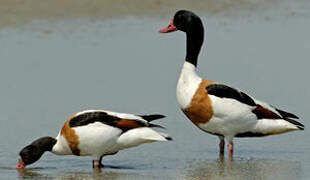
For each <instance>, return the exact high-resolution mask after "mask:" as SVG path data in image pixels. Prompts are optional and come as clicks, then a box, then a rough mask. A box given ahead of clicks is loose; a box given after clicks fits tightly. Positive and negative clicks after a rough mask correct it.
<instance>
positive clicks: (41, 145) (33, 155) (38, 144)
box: [16, 137, 57, 168]
mask: <svg viewBox="0 0 310 180" xmlns="http://www.w3.org/2000/svg"><path fill="white" fill-rule="evenodd" d="M56 142H57V140H56V139H54V138H52V137H42V138H39V139H37V140H35V141H33V142H32V143H31V144H30V145H28V146H26V147H24V148H23V149H22V150H21V151H20V152H19V160H18V163H17V165H16V168H25V167H26V166H27V165H29V164H32V163H34V162H36V161H37V160H39V159H40V157H41V156H42V155H43V153H44V152H45V151H51V150H52V148H53V146H54V145H55V144H56Z"/></svg>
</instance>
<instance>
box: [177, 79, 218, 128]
mask: <svg viewBox="0 0 310 180" xmlns="http://www.w3.org/2000/svg"><path fill="white" fill-rule="evenodd" d="M210 84H215V82H213V81H209V80H206V79H203V80H202V81H201V83H200V85H199V87H198V89H197V91H196V93H195V95H194V97H193V98H192V101H191V103H190V105H189V106H188V107H187V108H186V109H184V110H183V111H184V113H185V115H186V116H187V117H188V118H189V119H190V120H191V121H192V122H193V123H194V124H196V125H198V124H200V123H206V122H208V121H209V120H210V119H211V118H212V116H213V109H212V103H211V99H210V97H209V96H208V92H207V90H206V87H207V86H208V85H210Z"/></svg>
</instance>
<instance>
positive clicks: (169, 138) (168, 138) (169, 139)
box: [165, 136, 173, 141]
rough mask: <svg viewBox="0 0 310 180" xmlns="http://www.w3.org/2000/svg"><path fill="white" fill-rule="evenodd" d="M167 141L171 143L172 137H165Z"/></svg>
mask: <svg viewBox="0 0 310 180" xmlns="http://www.w3.org/2000/svg"><path fill="white" fill-rule="evenodd" d="M165 138H166V139H167V140H168V141H172V140H173V139H172V137H170V136H168V137H165Z"/></svg>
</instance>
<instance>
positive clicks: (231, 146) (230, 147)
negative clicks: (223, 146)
mask: <svg viewBox="0 0 310 180" xmlns="http://www.w3.org/2000/svg"><path fill="white" fill-rule="evenodd" d="M233 154H234V143H233V142H232V141H231V142H229V144H228V158H229V160H231V161H232V160H233Z"/></svg>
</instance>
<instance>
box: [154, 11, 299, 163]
mask: <svg viewBox="0 0 310 180" xmlns="http://www.w3.org/2000/svg"><path fill="white" fill-rule="evenodd" d="M177 30H180V31H183V32H185V33H186V37H187V40H186V57H185V63H184V65H183V68H182V71H181V75H180V78H179V81H178V84H177V90H176V96H177V100H178V102H179V104H180V106H181V109H182V111H183V112H184V113H185V115H186V116H187V117H188V118H189V119H190V120H191V121H192V122H193V123H194V124H195V125H196V126H197V127H198V128H200V129H201V130H203V131H205V132H207V133H210V134H213V135H217V136H218V137H219V139H220V144H219V146H220V154H221V155H223V154H224V146H225V140H226V141H227V142H228V143H229V144H228V151H229V152H228V155H229V159H231V160H232V158H233V138H234V137H262V136H268V135H274V134H281V133H286V132H289V131H294V130H303V129H304V125H303V124H301V123H299V122H297V121H295V120H293V119H298V117H297V116H296V115H294V114H292V113H288V112H285V111H282V110H279V109H277V108H275V107H273V106H271V105H268V104H267V103H264V102H262V101H259V100H256V99H254V98H252V97H250V96H248V95H247V94H245V93H244V92H242V91H240V90H238V89H235V88H232V87H229V86H227V85H224V84H220V83H217V82H214V81H210V80H207V79H203V78H201V77H199V76H198V75H197V73H196V66H197V59H198V54H199V52H200V48H201V46H202V44H203V39H204V29H203V24H202V21H201V19H200V18H199V17H198V16H197V15H196V14H194V13H193V12H190V11H186V10H180V11H178V12H177V13H176V14H175V15H174V18H173V19H172V21H171V24H170V25H169V26H168V27H166V28H164V29H162V30H160V31H159V32H161V33H168V32H174V31H177Z"/></svg>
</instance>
